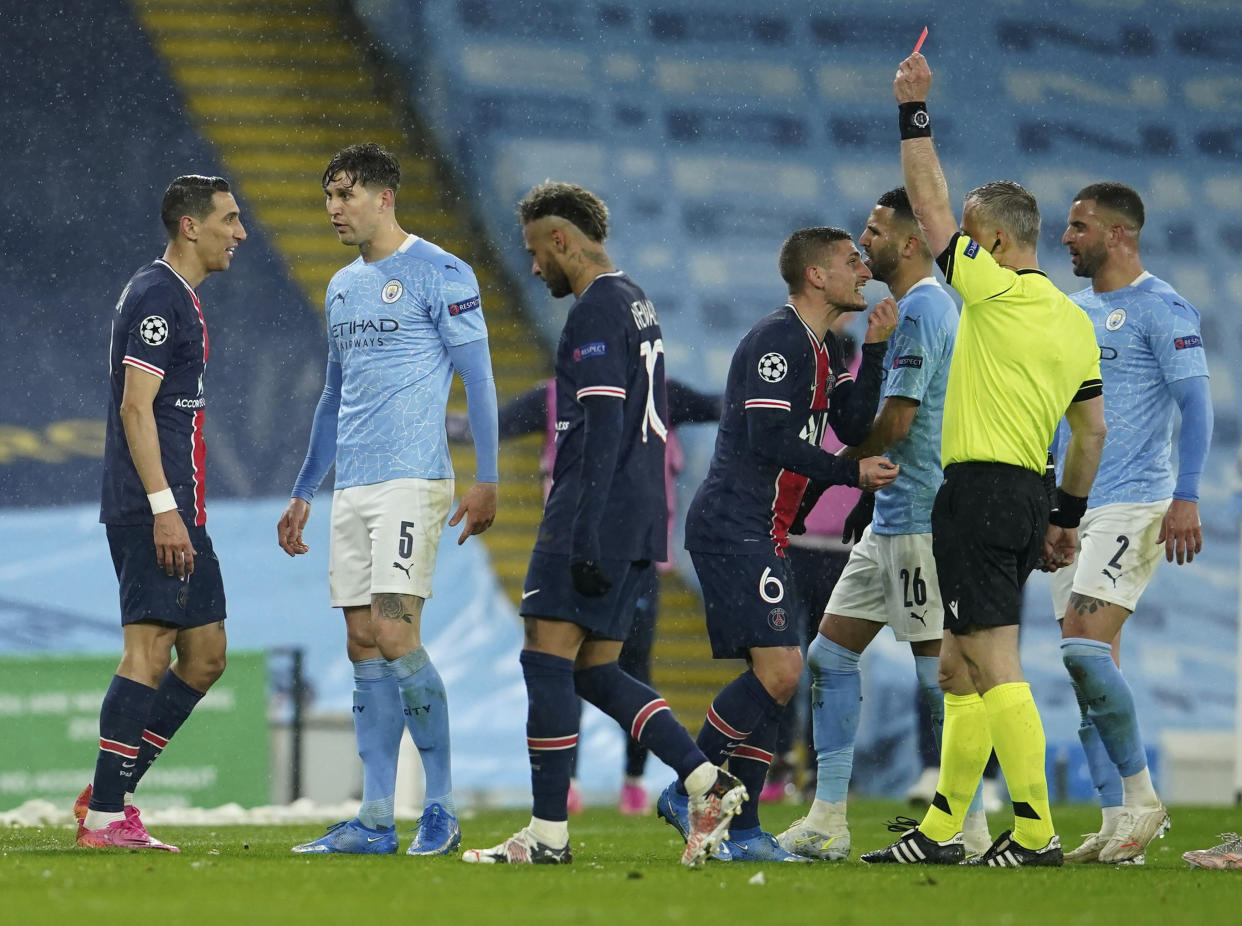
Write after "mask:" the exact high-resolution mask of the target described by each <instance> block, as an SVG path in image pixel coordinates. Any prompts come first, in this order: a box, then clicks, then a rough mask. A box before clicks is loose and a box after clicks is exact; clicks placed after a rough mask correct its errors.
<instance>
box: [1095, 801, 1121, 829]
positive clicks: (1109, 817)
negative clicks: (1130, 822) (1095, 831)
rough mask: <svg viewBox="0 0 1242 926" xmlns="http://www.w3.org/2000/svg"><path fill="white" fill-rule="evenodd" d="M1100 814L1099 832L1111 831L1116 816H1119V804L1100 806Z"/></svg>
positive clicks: (1115, 821) (1115, 823)
mask: <svg viewBox="0 0 1242 926" xmlns="http://www.w3.org/2000/svg"><path fill="white" fill-rule="evenodd" d="M1100 816H1101V819H1102V821H1103V822H1102V825H1101V826H1100V832H1101V833H1111V832H1112V831H1113V828H1114V827H1115V826H1116V825H1117V818H1118V817H1119V816H1121V805H1120V804H1115V805H1113V806H1112V807H1101V808H1100Z"/></svg>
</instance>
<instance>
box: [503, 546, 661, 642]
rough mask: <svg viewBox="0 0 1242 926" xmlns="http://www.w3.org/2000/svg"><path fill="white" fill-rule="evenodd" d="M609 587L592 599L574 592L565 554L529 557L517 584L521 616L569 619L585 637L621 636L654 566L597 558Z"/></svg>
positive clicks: (622, 636)
mask: <svg viewBox="0 0 1242 926" xmlns="http://www.w3.org/2000/svg"><path fill="white" fill-rule="evenodd" d="M599 565H600V568H601V569H602V570H603V571H604V577H605V578H606V579H608V581H610V582H611V583H612V588H610V589H608V591H607V592H606V593H605V594H603V595H600V596H599V597H598V598H588V597H587V596H585V595H579V594H578V592H577V591H576V590H575V589H574V583H573V579H572V578H570V574H569V557H568V556H566V555H564V554H559V553H540V552H539V551H538V550H536V551H535V552H534V553H532V554H531V555H530V565H529V566H528V567H527V569H526V583H525V584H524V585H523V586H522V603H521V605H520V607H519V608H518V613H519V614H521V615H522V617H542V618H545V619H547V620H553V621H569V622H570V623H571V624H577V625H578V626H579V627H581V628H583V629H584V630H586V632H587V637H588V639H596V640H624V639H625V638H626V637H628V636H629V635H630V626H631V624H632V623H633V622H634V611H635V609H636V608H637V606H638V597H639V595H640V594H641V593H643V592H645V591H648V590H650V588H651V584H652V577H651V575H650V573H653V572H654V570H655V566H654V565H652V564H651V562H650V561H644V562H643V564H642V565H640V564H639V563H636V562H631V561H630V560H625V559H605V560H600V563H599Z"/></svg>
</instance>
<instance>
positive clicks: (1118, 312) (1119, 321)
mask: <svg viewBox="0 0 1242 926" xmlns="http://www.w3.org/2000/svg"><path fill="white" fill-rule="evenodd" d="M1125 323H1126V310H1125V309H1113V310H1112V311H1111V312H1109V313H1108V318H1106V319H1104V327H1105V328H1107V329H1108V330H1109V331H1116V330H1117V329H1118V328H1120V327H1121V326H1122V325H1124V324H1125Z"/></svg>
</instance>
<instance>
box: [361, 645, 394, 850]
mask: <svg viewBox="0 0 1242 926" xmlns="http://www.w3.org/2000/svg"><path fill="white" fill-rule="evenodd" d="M404 731H405V717H404V715H403V713H402V705H401V692H400V691H399V690H398V689H397V680H396V679H394V678H393V677H392V673H391V672H389V671H388V661H387V660H385V659H363V660H361V661H359V662H355V663H354V736H355V737H356V738H357V740H358V755H359V757H360V758H361V759H362V806H361V807H359V808H358V820H359V821H360V822H361V823H362V825H363V826H369V827H371V829H379V828H380V827H390V826H392V825H393V794H394V792H395V791H396V789H397V751H398V750H399V749H400V748H401V734H402V733H403V732H404Z"/></svg>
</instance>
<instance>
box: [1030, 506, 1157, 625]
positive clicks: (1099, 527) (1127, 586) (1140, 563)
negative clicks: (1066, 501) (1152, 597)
mask: <svg viewBox="0 0 1242 926" xmlns="http://www.w3.org/2000/svg"><path fill="white" fill-rule="evenodd" d="M1170 501H1171V499H1167V498H1166V499H1164V500H1162V501H1158V502H1117V503H1115V504H1112V505H1100V507H1098V508H1089V509H1088V510H1087V513H1086V514H1085V515H1083V518H1082V522H1081V523H1080V524H1079V525H1078V555H1077V556H1075V557H1074V562H1072V563H1070V565H1068V566H1066V567H1065V568H1064V569H1058V570H1057V571H1056V572H1054V573H1053V574H1052V608H1053V611H1054V614H1055V617H1056V619H1057V620H1061V619H1062V618H1063V617H1065V609H1066V608H1067V607H1068V606H1069V599H1070V591H1071V590H1073V591H1074V592H1076V593H1078V594H1079V595H1088V596H1090V597H1091V598H1098V599H1100V600H1101V601H1107V602H1110V603H1111V604H1116V605H1120V606H1121V607H1123V608H1125V609H1126V610H1127V611H1133V610H1134V608H1135V607H1136V606H1137V605H1138V600H1139V598H1140V597H1142V594H1143V590H1144V589H1145V588H1147V583H1148V582H1150V581H1151V577H1152V576H1153V575H1154V574H1155V572H1156V566H1157V565H1158V564H1159V562H1160V557H1161V556H1163V555H1164V545H1163V544H1159V543H1156V538H1157V537H1159V536H1160V524H1161V522H1162V521H1164V515H1165V512H1167V511H1168V510H1169V503H1170Z"/></svg>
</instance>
